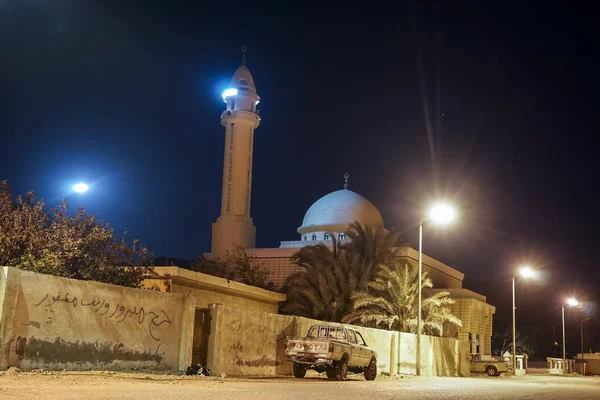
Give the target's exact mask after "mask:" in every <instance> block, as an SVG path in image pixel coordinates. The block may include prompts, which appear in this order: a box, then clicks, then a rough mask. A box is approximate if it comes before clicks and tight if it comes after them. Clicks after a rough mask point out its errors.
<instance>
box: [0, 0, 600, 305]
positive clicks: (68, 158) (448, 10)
mask: <svg viewBox="0 0 600 400" xmlns="http://www.w3.org/2000/svg"><path fill="white" fill-rule="evenodd" d="M420 3H421V2H420ZM521 3H527V2H515V3H514V4H510V2H508V3H507V2H501V3H496V4H495V5H494V6H490V5H488V3H487V2H452V5H451V6H450V5H449V4H446V3H445V2H443V6H442V7H437V6H436V5H435V4H434V3H431V4H425V5H423V4H422V5H419V6H418V7H416V8H411V7H410V6H409V5H408V4H404V3H401V2H400V3H398V4H397V5H395V6H394V7H391V8H390V6H384V5H377V4H372V3H363V4H362V6H361V8H351V7H349V6H347V4H349V3H347V2H337V3H336V2H334V3H332V4H331V5H329V6H327V7H325V6H322V5H321V6H318V7H315V6H312V7H307V6H301V5H295V6H290V5H285V6H283V5H282V6H281V8H280V9H276V8H272V7H263V6H262V5H261V4H260V3H257V2H248V3H238V4H236V3H233V2H213V3H210V2H189V4H186V2H176V3H175V2H153V1H128V2H123V1H85V2H76V1H30V0H5V1H0V49H1V50H2V62H1V63H0V103H1V104H0V105H1V108H0V135H1V136H2V141H1V143H2V157H0V175H1V176H0V177H1V178H3V179H4V178H6V179H8V180H9V182H10V184H11V185H12V186H13V187H14V189H15V191H17V192H25V191H27V190H29V189H33V190H35V191H36V192H37V193H38V195H39V196H42V197H44V198H45V199H46V201H47V203H48V204H49V205H52V206H54V205H56V204H58V203H59V201H60V199H61V198H62V197H65V196H67V194H68V189H69V187H70V185H71V184H72V183H74V182H75V181H78V180H84V181H87V182H90V183H92V184H93V186H92V190H91V191H90V192H89V193H87V194H86V195H85V196H73V195H68V196H67V198H68V200H69V202H70V204H72V205H74V206H75V205H83V206H85V207H86V208H87V209H88V210H89V211H92V212H97V213H98V214H99V215H100V217H101V218H102V219H104V220H105V221H107V222H109V223H110V224H111V225H112V226H114V227H115V228H116V230H117V231H122V230H124V229H127V230H128V231H129V232H130V234H131V236H132V237H137V238H139V239H140V240H141V241H142V242H143V243H146V244H147V245H148V246H149V247H150V248H152V249H154V252H155V254H156V255H166V256H171V257H186V258H193V257H196V256H198V255H199V254H201V253H202V252H205V251H208V250H209V249H210V236H211V223H212V222H214V221H215V219H216V218H217V217H218V215H219V211H220V195H221V178H222V162H223V160H222V153H223V140H224V138H223V128H222V127H221V126H220V124H219V116H220V113H221V110H222V108H223V103H222V101H221V98H220V95H219V94H220V91H221V90H222V89H223V88H224V87H225V85H226V83H227V81H228V80H229V78H230V76H231V75H232V74H233V72H234V71H235V69H236V68H237V66H238V65H239V62H240V48H241V46H242V45H247V46H248V48H249V51H248V67H249V68H250V70H251V72H252V73H253V75H254V79H255V82H256V86H257V90H258V93H259V95H260V96H261V99H262V100H261V103H260V106H259V108H260V110H261V117H262V123H261V126H260V127H259V128H258V129H257V130H256V132H255V149H254V151H255V155H254V175H253V193H252V194H253V196H252V216H253V217H254V221H255V224H256V226H257V245H258V246H260V247H277V246H278V243H279V241H280V240H294V239H296V238H297V233H296V229H297V227H298V226H299V225H300V224H301V221H302V217H303V215H304V212H305V211H306V209H308V207H309V206H310V205H311V204H312V203H313V202H314V201H316V200H317V199H318V198H320V197H321V196H323V195H325V194H326V193H329V192H331V191H334V190H337V189H340V188H342V185H343V174H344V173H345V172H349V173H350V175H351V177H350V188H351V189H352V190H355V191H357V192H358V193H360V194H362V195H364V196H365V197H367V198H368V199H370V200H371V201H372V202H373V203H374V204H375V205H376V206H377V207H378V208H379V209H380V210H381V211H382V213H383V216H384V219H385V221H386V224H387V226H388V228H391V229H393V230H398V231H401V232H404V233H405V234H404V236H405V237H406V238H407V240H408V241H414V240H415V233H416V231H415V229H414V228H415V227H416V225H417V223H418V220H419V217H420V215H421V213H422V212H423V211H424V206H425V205H426V204H428V202H429V201H430V200H431V199H434V198H436V197H439V196H442V197H446V198H448V199H451V200H453V201H455V202H456V203H457V204H459V205H460V207H461V216H462V218H461V223H460V224H458V225H457V226H455V227H453V228H451V229H446V230H445V231H441V230H436V229H434V228H432V227H428V228H427V229H426V236H425V252H427V253H429V254H431V255H433V256H435V257H438V258H440V259H441V260H443V261H445V262H447V263H448V264H452V265H454V266H455V267H456V268H458V269H459V270H461V271H463V272H465V273H466V274H467V276H468V278H470V279H486V280H488V281H492V282H506V279H507V277H510V275H511V270H512V268H513V267H514V266H515V265H517V264H519V263H521V262H523V261H531V262H535V263H537V264H538V265H540V266H542V267H543V268H545V269H546V270H547V271H549V272H552V273H553V274H554V275H553V282H560V285H559V286H557V287H559V288H560V291H561V292H565V293H567V292H568V293H570V292H573V291H575V292H577V291H579V292H585V291H586V290H591V288H593V287H597V285H598V280H599V278H598V275H599V274H598V269H597V265H596V259H597V255H596V251H595V250H596V249H595V248H594V247H595V242H596V241H597V237H598V235H597V229H598V226H600V221H599V219H600V218H599V215H600V213H598V211H597V204H598V203H599V200H600V198H599V194H598V189H597V184H598V179H597V172H596V171H598V170H600V168H599V167H600V162H599V161H598V151H597V147H596V144H597V139H596V135H597V133H596V132H597V118H596V113H597V110H596V107H595V104H596V103H597V89H598V79H597V71H596V61H597V49H595V47H593V46H592V43H591V41H592V37H593V35H592V34H591V32H592V26H593V25H592V24H591V19H590V18H589V17H588V18H586V17H585V16H586V14H587V15H589V13H588V12H586V10H585V9H584V8H581V7H578V8H577V9H576V10H574V9H573V8H572V7H570V6H569V4H573V3H567V2H564V3H562V4H560V3H552V4H553V6H552V7H550V6H548V5H544V7H543V8H542V7H536V6H532V5H526V4H525V5H524V4H521ZM175 4H176V5H175ZM382 4H383V3H382ZM588 11H589V10H588ZM412 22H416V32H415V29H414V27H415V25H413V24H412ZM419 57H420V60H421V62H420V63H419ZM419 65H420V66H419ZM422 89H424V90H422ZM423 94H425V95H426V106H425V105H424V101H423ZM426 109H427V110H428V116H429V120H430V122H431V131H432V133H431V135H430V136H431V138H430V139H428V134H427V127H426V123H425V119H426V118H425V111H424V110H426ZM590 276H591V277H593V279H591V280H590ZM586 283H587V284H588V287H586Z"/></svg>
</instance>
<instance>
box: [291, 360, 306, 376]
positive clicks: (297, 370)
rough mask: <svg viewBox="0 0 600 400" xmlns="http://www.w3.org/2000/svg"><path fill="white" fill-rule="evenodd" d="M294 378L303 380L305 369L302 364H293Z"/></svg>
mask: <svg viewBox="0 0 600 400" xmlns="http://www.w3.org/2000/svg"><path fill="white" fill-rule="evenodd" d="M293 370H294V376H295V377H296V378H304V376H305V375H306V367H305V366H304V365H302V364H297V363H294V368H293Z"/></svg>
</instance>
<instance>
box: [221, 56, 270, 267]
mask: <svg viewBox="0 0 600 400" xmlns="http://www.w3.org/2000/svg"><path fill="white" fill-rule="evenodd" d="M242 51H243V54H244V56H243V59H242V65H241V66H240V67H239V68H238V69H237V71H235V74H233V78H231V84H230V86H229V88H227V89H225V91H223V101H224V102H225V103H226V104H227V106H226V109H225V111H223V113H222V114H221V125H223V126H224V127H225V158H224V163H223V191H222V197H221V216H220V217H219V218H217V222H215V223H213V225H212V249H211V257H213V258H215V257H222V256H223V255H224V254H225V252H226V251H227V250H233V248H234V247H235V245H239V246H244V247H246V248H253V247H254V243H255V238H256V227H255V226H254V223H253V222H252V218H251V217H250V192H251V188H252V147H253V144H254V129H255V128H256V127H258V125H259V124H260V117H259V116H258V113H257V111H256V105H257V104H258V102H259V100H260V98H259V97H258V95H257V94H256V87H255V86H254V80H253V79H252V75H251V74H250V71H248V68H246V48H245V47H244V48H243V49H242Z"/></svg>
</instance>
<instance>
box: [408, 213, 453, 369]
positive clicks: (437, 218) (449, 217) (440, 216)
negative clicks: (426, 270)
mask: <svg viewBox="0 0 600 400" xmlns="http://www.w3.org/2000/svg"><path fill="white" fill-rule="evenodd" d="M456 217H457V213H456V210H455V209H454V208H453V207H452V206H450V205H448V204H445V203H437V204H434V205H433V206H432V207H431V209H430V210H429V214H428V216H427V217H424V218H421V221H420V222H419V281H418V285H419V302H418V306H417V313H418V314H417V316H418V318H417V375H421V314H422V310H421V289H422V288H421V279H422V276H423V225H424V224H425V223H426V222H428V221H431V222H434V223H436V224H439V225H448V224H451V223H452V222H454V220H456Z"/></svg>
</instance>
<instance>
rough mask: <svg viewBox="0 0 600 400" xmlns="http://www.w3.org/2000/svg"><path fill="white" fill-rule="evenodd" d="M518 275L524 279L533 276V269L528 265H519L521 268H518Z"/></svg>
mask: <svg viewBox="0 0 600 400" xmlns="http://www.w3.org/2000/svg"><path fill="white" fill-rule="evenodd" d="M519 276H521V278H525V279H528V278H533V277H534V276H535V270H534V269H533V268H531V267H530V266H528V265H527V266H524V267H521V269H519Z"/></svg>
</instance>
